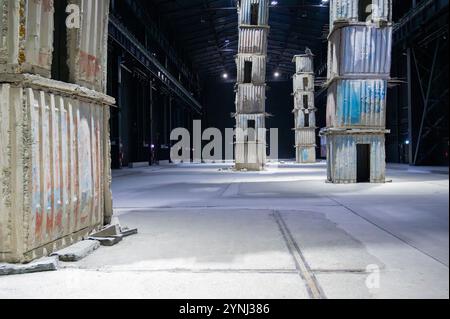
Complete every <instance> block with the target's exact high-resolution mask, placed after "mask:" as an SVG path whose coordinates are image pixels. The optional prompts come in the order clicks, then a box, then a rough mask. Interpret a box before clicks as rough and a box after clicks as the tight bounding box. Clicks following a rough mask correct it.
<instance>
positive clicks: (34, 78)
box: [0, 74, 116, 106]
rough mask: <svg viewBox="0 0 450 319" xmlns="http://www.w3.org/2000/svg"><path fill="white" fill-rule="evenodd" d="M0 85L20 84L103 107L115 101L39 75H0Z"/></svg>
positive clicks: (101, 94)
mask: <svg viewBox="0 0 450 319" xmlns="http://www.w3.org/2000/svg"><path fill="white" fill-rule="evenodd" d="M0 83H12V84H20V85H23V86H27V87H31V88H36V89H41V90H42V89H43V90H46V91H49V92H52V93H57V94H60V95H64V96H70V97H78V98H84V99H87V100H89V101H95V102H97V103H100V104H103V105H104V106H113V105H115V104H116V100H115V99H114V98H113V97H111V96H109V95H106V94H103V93H100V92H98V91H94V90H91V89H88V88H85V87H82V86H80V85H77V84H71V83H65V82H60V81H55V80H52V79H47V78H44V77H42V76H39V75H32V74H0Z"/></svg>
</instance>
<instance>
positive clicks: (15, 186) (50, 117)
mask: <svg viewBox="0 0 450 319" xmlns="http://www.w3.org/2000/svg"><path fill="white" fill-rule="evenodd" d="M0 80H1V83H2V84H0V101H1V103H0V122H1V123H2V125H1V130H0V132H1V133H0V152H1V155H0V173H1V183H0V260H2V261H8V262H23V261H29V260H32V259H35V258H37V257H40V256H43V255H47V254H48V253H50V252H52V251H54V250H57V249H60V248H62V247H64V246H66V245H68V244H71V243H73V242H75V241H77V240H80V239H81V238H82V236H85V235H87V233H88V232H90V231H91V230H93V229H95V228H97V227H101V226H103V224H104V221H105V218H108V215H109V214H111V213H112V212H111V211H110V209H111V203H110V202H111V200H112V199H111V192H110V176H111V175H110V169H109V167H110V166H109V164H108V163H109V156H110V154H109V106H110V105H111V104H113V103H114V100H112V99H111V98H109V97H107V96H103V95H101V94H99V93H96V92H94V91H89V90H87V89H84V90H83V89H81V88H80V87H79V86H76V85H69V84H63V83H61V82H55V81H52V80H44V79H43V78H41V77H39V76H32V75H23V76H22V75H17V76H13V77H12V76H6V77H5V76H1V75H0Z"/></svg>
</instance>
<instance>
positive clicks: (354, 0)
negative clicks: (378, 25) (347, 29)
mask: <svg viewBox="0 0 450 319" xmlns="http://www.w3.org/2000/svg"><path fill="white" fill-rule="evenodd" d="M366 9H367V10H369V12H370V13H371V21H375V22H377V21H386V22H392V0H372V6H371V7H369V8H366ZM359 11H360V10H359V1H358V0H331V1H330V25H331V26H333V24H334V23H335V22H356V21H358V20H362V19H360V18H359ZM362 22H365V21H362Z"/></svg>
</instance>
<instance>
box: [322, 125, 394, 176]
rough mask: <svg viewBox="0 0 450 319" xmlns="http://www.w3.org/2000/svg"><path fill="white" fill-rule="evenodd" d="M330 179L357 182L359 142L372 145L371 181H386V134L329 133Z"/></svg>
mask: <svg viewBox="0 0 450 319" xmlns="http://www.w3.org/2000/svg"><path fill="white" fill-rule="evenodd" d="M327 144H328V154H329V158H328V161H329V164H330V167H329V179H330V181H332V182H334V183H356V182H357V154H356V149H357V148H356V145H357V144H369V145H370V150H371V151H370V162H371V166H370V180H371V183H384V182H385V174H386V155H385V154H386V150H385V136H384V134H372V135H364V134H355V135H350V134H342V135H338V134H334V135H327Z"/></svg>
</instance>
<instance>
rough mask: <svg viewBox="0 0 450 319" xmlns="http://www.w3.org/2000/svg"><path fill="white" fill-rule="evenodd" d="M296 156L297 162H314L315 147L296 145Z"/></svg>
mask: <svg viewBox="0 0 450 319" xmlns="http://www.w3.org/2000/svg"><path fill="white" fill-rule="evenodd" d="M296 158H297V163H300V164H314V163H315V162H316V147H315V146H314V147H309V146H297V147H296Z"/></svg>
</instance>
